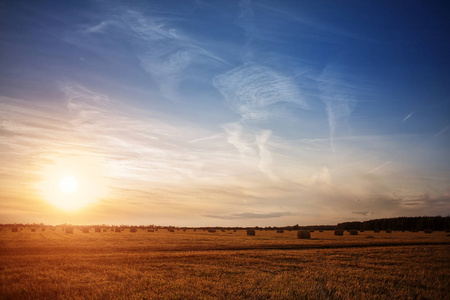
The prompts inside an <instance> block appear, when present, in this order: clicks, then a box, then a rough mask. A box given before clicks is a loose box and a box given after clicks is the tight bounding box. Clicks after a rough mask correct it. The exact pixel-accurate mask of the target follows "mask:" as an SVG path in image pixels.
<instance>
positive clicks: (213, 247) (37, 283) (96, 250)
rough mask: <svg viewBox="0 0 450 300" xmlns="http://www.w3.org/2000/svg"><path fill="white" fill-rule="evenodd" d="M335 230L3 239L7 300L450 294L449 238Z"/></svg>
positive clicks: (8, 235) (1, 235)
mask: <svg viewBox="0 0 450 300" xmlns="http://www.w3.org/2000/svg"><path fill="white" fill-rule="evenodd" d="M368 236H374V235H373V232H371V231H366V232H364V233H360V234H359V235H356V236H351V235H349V234H344V236H335V235H334V231H325V232H315V233H311V239H306V240H301V239H298V238H297V233H296V232H286V233H285V234H283V235H280V234H277V233H276V231H262V232H259V233H258V235H256V236H247V233H246V231H244V230H241V231H237V232H236V233H235V234H233V235H230V234H227V233H226V232H225V233H223V232H216V233H214V234H211V233H208V232H203V231H197V232H194V231H188V232H183V231H176V232H174V233H169V232H167V231H157V232H155V233H154V234H151V235H149V234H148V233H147V232H146V231H138V232H137V233H130V232H126V231H124V232H123V233H122V234H121V235H117V234H115V233H114V232H106V233H102V234H101V235H99V234H98V233H97V234H95V232H90V233H82V232H81V231H74V234H70V235H67V234H65V233H64V231H61V230H56V231H46V232H36V233H31V232H30V231H23V232H19V233H12V232H11V231H8V230H4V231H1V232H0V246H1V250H2V251H1V252H0V266H1V268H2V272H1V275H0V276H1V282H0V284H1V288H0V293H1V294H0V298H2V299H5V298H6V299H7V298H11V299H36V298H40V299H55V298H69V299H73V298H91V299H92V298H93V299H105V298H109V299H116V298H126V299H142V298H147V299H149V298H170V299H173V298H177V299H178V298H188V299H196V298H206V299H217V298H218V299H224V298H232V299H236V298H248V299H302V298H313V299H318V298H319V299H320V298H322V299H323V298H328V297H331V298H373V297H379V298H386V299H392V298H432V299H444V298H445V297H446V296H447V295H448V294H449V293H450V291H449V286H450V271H449V270H450V255H449V254H450V237H448V236H447V234H446V233H444V232H433V233H432V234H425V233H423V232H419V233H410V232H406V233H401V232H392V233H391V234H385V233H383V232H382V233H379V234H377V235H376V236H375V238H370V239H368V238H367V237H368Z"/></svg>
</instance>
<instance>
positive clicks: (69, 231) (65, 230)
mask: <svg viewBox="0 0 450 300" xmlns="http://www.w3.org/2000/svg"><path fill="white" fill-rule="evenodd" d="M64 232H65V233H73V227H66V228H65V229H64Z"/></svg>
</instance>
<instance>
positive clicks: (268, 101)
mask: <svg viewBox="0 0 450 300" xmlns="http://www.w3.org/2000/svg"><path fill="white" fill-rule="evenodd" d="M213 83H214V86H215V87H216V88H217V89H218V90H219V91H220V92H221V93H222V95H223V96H224V97H225V99H226V100H227V101H228V102H229V103H230V104H231V105H232V107H234V109H235V110H236V111H237V112H238V113H239V114H240V116H241V119H242V120H243V121H264V120H267V119H269V118H271V117H272V116H274V114H275V112H276V105H277V104H280V103H283V102H285V103H292V104H295V105H297V106H298V107H300V108H301V109H308V107H309V106H308V104H307V103H306V102H305V101H304V100H303V99H302V97H301V95H300V92H299V90H298V89H297V86H296V84H295V83H294V81H293V80H292V79H291V78H290V77H288V76H285V75H283V74H281V73H279V72H276V71H274V70H273V69H271V68H269V67H265V66H261V65H257V64H247V65H243V66H240V67H237V68H234V69H232V70H230V71H228V72H226V73H224V74H221V75H219V76H217V77H215V78H214V80H213Z"/></svg>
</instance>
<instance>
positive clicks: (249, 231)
mask: <svg viewBox="0 0 450 300" xmlns="http://www.w3.org/2000/svg"><path fill="white" fill-rule="evenodd" d="M247 235H256V231H255V230H254V229H248V230H247Z"/></svg>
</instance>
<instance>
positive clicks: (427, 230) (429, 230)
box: [423, 229, 433, 233]
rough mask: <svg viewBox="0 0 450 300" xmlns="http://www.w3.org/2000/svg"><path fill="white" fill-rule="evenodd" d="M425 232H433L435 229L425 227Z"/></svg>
mask: <svg viewBox="0 0 450 300" xmlns="http://www.w3.org/2000/svg"><path fill="white" fill-rule="evenodd" d="M423 232H425V233H433V229H425V230H424V231H423Z"/></svg>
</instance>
